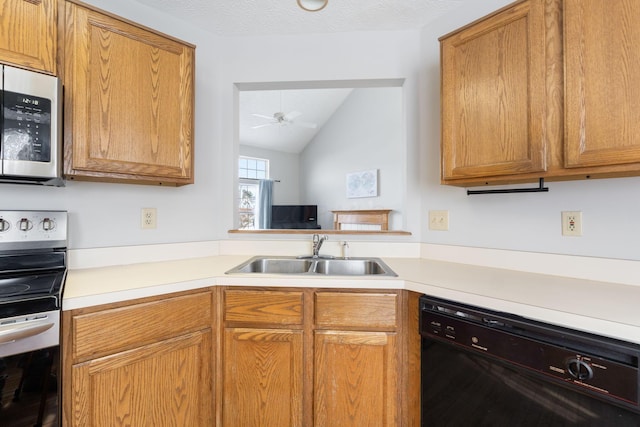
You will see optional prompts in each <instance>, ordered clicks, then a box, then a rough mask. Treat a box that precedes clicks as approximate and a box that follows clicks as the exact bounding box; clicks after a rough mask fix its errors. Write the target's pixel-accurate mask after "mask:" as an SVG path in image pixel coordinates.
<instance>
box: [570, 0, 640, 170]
mask: <svg viewBox="0 0 640 427" xmlns="http://www.w3.org/2000/svg"><path fill="white" fill-rule="evenodd" d="M564 27H565V63H566V82H565V84H566V95H565V96H566V124H565V128H566V166H567V167H571V168H574V167H585V166H610V165H620V164H631V163H636V164H638V166H637V168H638V169H640V126H638V123H640V2H638V1H636V0H616V1H613V2H612V1H609V0H565V1H564Z"/></svg>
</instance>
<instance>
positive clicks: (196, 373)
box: [69, 330, 213, 427]
mask: <svg viewBox="0 0 640 427" xmlns="http://www.w3.org/2000/svg"><path fill="white" fill-rule="evenodd" d="M211 343H212V341H211V331H210V330H209V331H203V332H196V333H193V334H188V335H184V336H181V337H177V338H172V339H169V340H165V341H161V342H158V343H155V344H151V345H147V346H144V347H140V348H137V349H133V350H130V351H124V352H122V353H116V354H113V355H110V356H106V357H102V358H98V359H94V360H90V361H88V362H86V363H80V364H77V365H74V366H73V367H72V384H73V386H72V394H73V396H71V397H69V399H71V400H72V417H71V423H72V425H73V426H95V427H98V426H202V427H208V426H211V425H213V415H212V413H213V395H212V379H211V351H212V349H211Z"/></svg>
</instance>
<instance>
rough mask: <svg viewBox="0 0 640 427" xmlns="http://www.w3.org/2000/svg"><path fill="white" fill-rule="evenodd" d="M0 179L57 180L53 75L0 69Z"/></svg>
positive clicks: (57, 136)
mask: <svg viewBox="0 0 640 427" xmlns="http://www.w3.org/2000/svg"><path fill="white" fill-rule="evenodd" d="M2 68H3V77H2V78H3V87H2V118H1V120H0V123H2V128H1V132H2V139H1V143H0V144H1V151H0V153H1V156H0V157H1V158H2V174H1V175H2V176H3V178H5V179H6V178H23V179H33V180H55V179H60V178H61V154H62V153H61V151H60V147H59V141H60V132H61V126H60V118H61V115H60V112H61V108H60V101H61V97H60V92H61V87H60V82H59V79H58V78H56V77H53V76H48V75H45V74H40V73H36V72H33V71H27V70H22V69H19V68H14V67H9V66H6V65H5V66H3V67H2Z"/></svg>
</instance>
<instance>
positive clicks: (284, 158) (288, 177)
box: [240, 145, 302, 205]
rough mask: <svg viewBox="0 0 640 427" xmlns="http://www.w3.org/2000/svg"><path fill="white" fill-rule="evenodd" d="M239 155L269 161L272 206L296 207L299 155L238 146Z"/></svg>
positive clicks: (299, 198) (297, 199)
mask: <svg viewBox="0 0 640 427" xmlns="http://www.w3.org/2000/svg"><path fill="white" fill-rule="evenodd" d="M240 155H242V156H248V157H257V158H260V159H268V160H269V178H270V179H273V180H275V181H279V182H274V183H273V204H274V205H298V204H300V203H302V202H301V197H300V155H299V154H295V153H285V152H283V151H275V150H267V149H264V148H258V147H251V146H249V145H240Z"/></svg>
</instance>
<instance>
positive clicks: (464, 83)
mask: <svg viewBox="0 0 640 427" xmlns="http://www.w3.org/2000/svg"><path fill="white" fill-rule="evenodd" d="M544 34H545V11H544V2H543V1H526V2H519V3H517V4H516V5H514V6H512V7H509V8H507V9H503V10H501V11H500V12H499V13H496V14H494V15H491V16H490V17H488V18H486V19H484V20H482V21H479V22H477V23H475V24H472V25H470V26H468V27H465V28H463V29H462V30H460V31H458V32H456V33H454V34H452V35H448V36H445V37H443V38H442V39H441V67H442V82H441V84H442V86H441V90H442V93H441V102H442V141H441V144H442V145H441V148H442V179H443V182H446V181H447V180H455V179H473V178H477V179H476V181H481V180H482V178H485V177H492V176H502V175H511V174H522V173H529V172H538V171H544V170H545V169H546V154H545V153H546V141H545V132H544V127H545V120H546V113H545V90H544V87H545V42H544Z"/></svg>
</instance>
